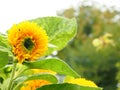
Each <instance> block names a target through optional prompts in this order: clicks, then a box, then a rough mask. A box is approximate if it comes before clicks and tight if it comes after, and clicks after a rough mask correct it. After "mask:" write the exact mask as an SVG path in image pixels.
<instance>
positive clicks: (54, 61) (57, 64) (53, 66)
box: [24, 58, 80, 77]
mask: <svg viewBox="0 0 120 90" xmlns="http://www.w3.org/2000/svg"><path fill="white" fill-rule="evenodd" d="M24 65H26V66H27V67H28V68H30V69H47V70H52V71H55V72H57V73H58V74H63V75H69V76H73V77H80V76H79V75H78V74H77V73H76V72H75V71H74V70H73V69H72V68H71V67H69V66H68V65H67V64H66V63H65V62H64V61H62V60H60V59H58V58H50V59H45V60H38V61H34V62H25V63H24Z"/></svg>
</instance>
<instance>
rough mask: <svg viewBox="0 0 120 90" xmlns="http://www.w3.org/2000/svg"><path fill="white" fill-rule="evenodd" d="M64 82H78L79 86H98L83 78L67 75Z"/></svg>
mask: <svg viewBox="0 0 120 90" xmlns="http://www.w3.org/2000/svg"><path fill="white" fill-rule="evenodd" d="M65 82H67V83H72V84H78V85H80V86H88V87H98V86H97V85H96V84H95V83H94V82H93V81H90V80H86V79H85V78H74V77H68V79H66V81H65Z"/></svg>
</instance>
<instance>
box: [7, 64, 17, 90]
mask: <svg viewBox="0 0 120 90" xmlns="http://www.w3.org/2000/svg"><path fill="white" fill-rule="evenodd" d="M16 65H17V63H16V62H13V68H12V73H11V76H10V81H9V85H8V89H7V90H11V88H12V85H13V79H14V76H15V70H16Z"/></svg>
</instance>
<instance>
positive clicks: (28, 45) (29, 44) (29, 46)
mask: <svg viewBox="0 0 120 90" xmlns="http://www.w3.org/2000/svg"><path fill="white" fill-rule="evenodd" d="M24 47H25V48H26V49H28V50H32V49H33V47H34V43H33V42H32V40H31V39H30V38H26V39H25V41H24Z"/></svg>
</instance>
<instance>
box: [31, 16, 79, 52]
mask: <svg viewBox="0 0 120 90" xmlns="http://www.w3.org/2000/svg"><path fill="white" fill-rule="evenodd" d="M32 21H33V22H36V23H38V25H40V26H42V27H43V28H44V29H45V30H46V32H47V34H48V36H49V49H48V52H47V54H51V53H52V52H53V51H58V50H61V49H62V48H64V47H65V46H66V45H67V43H68V42H69V41H70V40H71V39H72V38H73V37H74V36H75V35H76V31H77V24H76V19H74V18H73V19H66V18H62V17H44V18H37V19H34V20H32ZM61 41H62V43H61Z"/></svg>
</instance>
